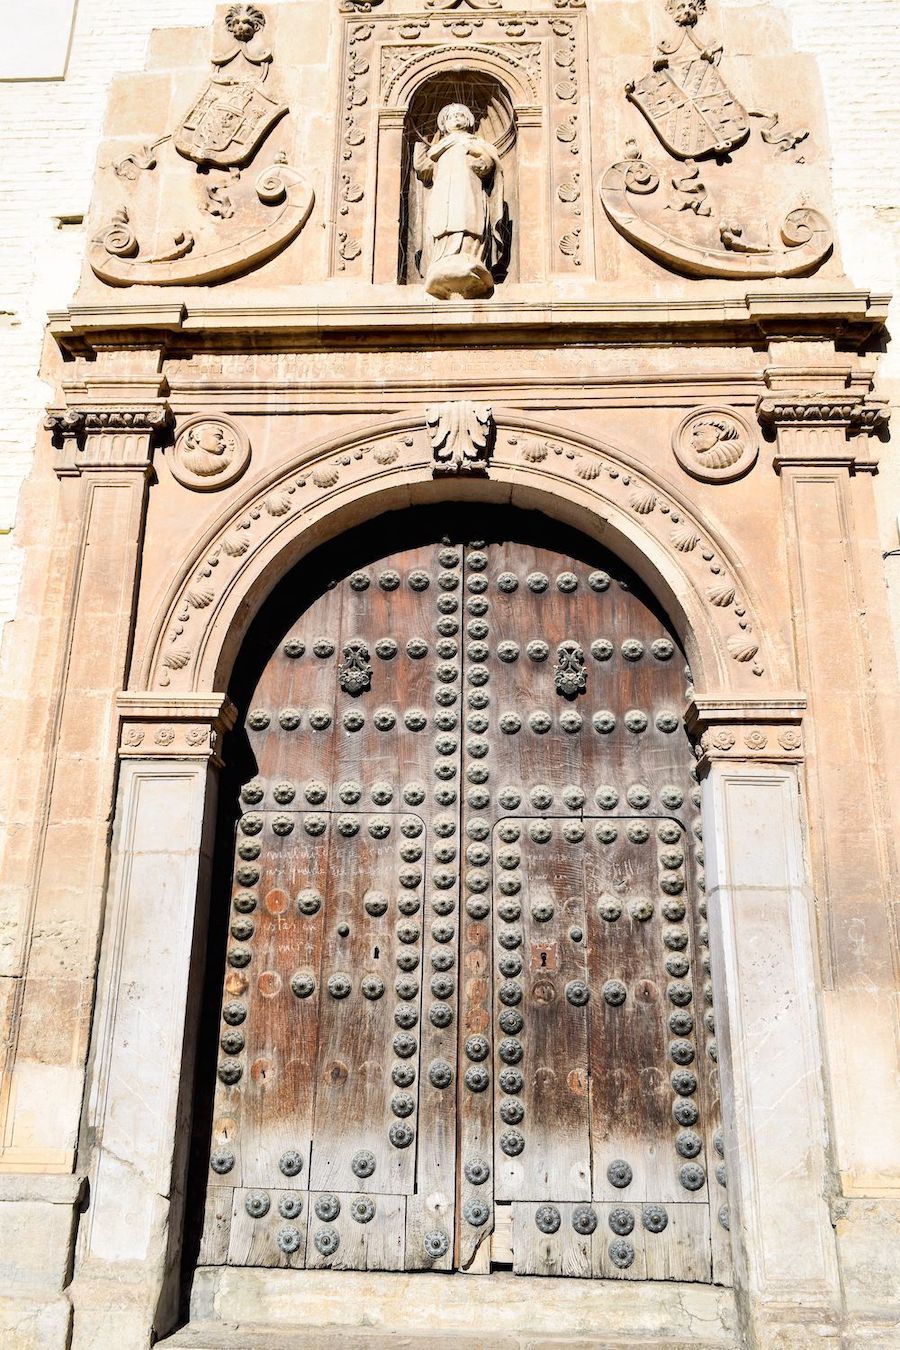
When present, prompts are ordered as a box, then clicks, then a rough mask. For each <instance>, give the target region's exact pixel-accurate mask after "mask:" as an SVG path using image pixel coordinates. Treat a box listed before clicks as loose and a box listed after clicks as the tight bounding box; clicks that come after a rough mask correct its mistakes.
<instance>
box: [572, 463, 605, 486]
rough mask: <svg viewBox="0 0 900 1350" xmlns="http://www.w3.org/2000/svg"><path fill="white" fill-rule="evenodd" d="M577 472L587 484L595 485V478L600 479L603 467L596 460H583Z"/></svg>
mask: <svg viewBox="0 0 900 1350" xmlns="http://www.w3.org/2000/svg"><path fill="white" fill-rule="evenodd" d="M575 472H576V474H577V475H578V477H579V478H581V479H583V481H584V482H585V483H593V481H594V479H595V478H599V477H600V475H601V473H602V472H603V467H602V465H600V464H598V463H597V461H596V460H595V459H583V460H582V461H581V463H580V464H579V465H578V468H577V469H576V470H575Z"/></svg>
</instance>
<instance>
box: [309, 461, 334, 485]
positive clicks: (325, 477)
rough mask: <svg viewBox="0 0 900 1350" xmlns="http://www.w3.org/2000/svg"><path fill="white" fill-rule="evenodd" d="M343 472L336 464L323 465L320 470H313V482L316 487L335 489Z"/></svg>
mask: <svg viewBox="0 0 900 1350" xmlns="http://www.w3.org/2000/svg"><path fill="white" fill-rule="evenodd" d="M340 476H341V472H340V469H339V468H338V467H337V465H336V464H323V465H322V466H321V468H319V469H313V475H312V480H313V482H314V483H315V485H316V487H320V488H330V487H334V485H335V483H336V482H337V480H338V479H339V478H340Z"/></svg>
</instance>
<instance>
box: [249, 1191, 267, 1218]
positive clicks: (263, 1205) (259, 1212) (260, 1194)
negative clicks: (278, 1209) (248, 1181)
mask: <svg viewBox="0 0 900 1350" xmlns="http://www.w3.org/2000/svg"><path fill="white" fill-rule="evenodd" d="M270 1203H271V1202H270V1200H269V1197H268V1196H267V1195H266V1193H265V1191H250V1192H249V1193H248V1195H247V1198H246V1200H245V1201H244V1209H245V1210H246V1211H247V1213H248V1214H249V1215H250V1218H251V1219H261V1218H262V1217H263V1216H264V1215H265V1214H268V1212H269V1206H270Z"/></svg>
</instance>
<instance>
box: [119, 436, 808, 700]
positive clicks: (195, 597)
mask: <svg viewBox="0 0 900 1350" xmlns="http://www.w3.org/2000/svg"><path fill="white" fill-rule="evenodd" d="M451 499H453V500H460V499H462V500H480V501H487V502H491V501H496V502H509V503H512V504H514V505H522V506H523V507H526V508H528V509H538V510H541V511H543V512H544V513H545V514H547V515H548V516H551V517H554V518H556V519H559V520H561V521H563V522H566V523H569V524H572V525H575V526H577V527H578V528H579V529H581V530H582V531H583V532H584V533H586V534H588V535H591V536H593V537H594V538H597V539H602V541H603V543H604V544H605V545H606V546H607V547H609V548H610V549H611V550H612V551H613V552H614V553H616V554H617V555H618V556H620V557H621V558H622V560H623V561H624V562H626V563H627V564H628V565H629V566H630V567H632V568H633V570H634V571H635V572H636V573H637V574H638V575H639V576H640V577H641V579H642V580H643V581H644V582H645V583H646V584H647V585H648V586H649V587H650V589H651V590H652V591H653V593H654V594H655V595H656V596H657V598H658V600H659V601H660V603H661V604H662V605H663V606H664V608H665V609H666V610H667V612H668V614H669V617H670V620H671V622H672V623H673V625H674V627H675V629H676V631H677V632H678V634H679V636H680V638H681V640H682V642H683V643H684V646H685V650H686V651H687V653H688V655H689V659H690V662H691V670H692V676H693V681H694V686H695V689H696V691H697V694H698V696H701V695H703V696H716V697H719V696H725V697H728V696H733V697H745V698H746V697H757V698H759V697H762V696H763V694H769V695H771V694H772V693H773V691H774V692H776V693H777V692H778V691H779V690H783V689H787V688H788V687H789V684H790V674H789V672H788V671H787V669H786V668H784V663H783V660H782V659H781V658H780V657H779V655H778V653H777V651H776V649H775V648H774V647H773V645H772V644H771V643H770V642H769V640H768V637H767V634H766V631H765V624H764V622H763V619H762V612H761V606H760V602H759V601H758V600H757V599H756V598H755V597H754V596H753V595H752V593H751V588H750V586H749V583H748V580H747V578H746V576H745V572H744V568H743V567H742V565H741V562H740V560H739V559H738V558H736V557H735V556H734V554H733V552H732V550H731V549H730V548H729V547H728V545H727V543H726V542H725V541H724V540H723V539H722V538H721V537H720V535H719V533H718V532H716V531H713V530H711V529H710V528H709V527H708V525H707V524H706V523H705V522H701V521H700V520H699V519H698V517H697V516H696V515H695V513H694V512H693V511H692V509H691V506H690V504H689V503H688V502H687V500H686V499H685V498H684V497H683V496H682V495H681V494H680V493H678V492H675V491H673V489H672V488H671V487H670V486H668V485H665V486H664V485H663V484H662V483H661V482H660V481H659V480H658V479H657V478H656V477H655V476H653V475H651V474H649V473H648V472H647V471H646V470H645V469H643V468H640V469H639V468H638V467H637V465H636V462H635V461H634V460H633V459H632V458H631V456H630V455H628V454H627V453H626V452H623V451H622V450H620V449H618V448H616V447H613V446H611V445H608V444H605V443H603V442H600V441H598V440H595V439H592V440H588V439H587V438H585V437H582V436H578V435H574V434H572V433H571V432H564V433H560V432H559V431H558V430H557V429H556V428H552V427H547V426H544V425H542V424H541V423H539V422H536V421H535V420H534V419H530V418H525V417H522V416H518V415H512V416H509V417H504V418H501V419H500V430H499V432H498V435H497V441H496V445H495V448H494V455H493V460H492V462H491V466H490V472H489V474H488V475H487V476H486V477H484V478H478V479H474V480H471V481H470V480H466V481H465V482H463V481H461V480H459V479H456V478H452V477H450V478H448V477H440V478H435V477H434V475H433V465H432V455H431V449H430V445H429V443H428V440H427V436H426V434H425V431H424V426H423V423H422V422H421V421H420V420H419V419H418V418H417V419H415V420H412V419H411V418H410V417H409V416H408V415H407V416H405V417H398V418H395V419H391V420H389V421H386V422H385V423H383V424H382V425H381V427H380V428H379V430H378V432H377V433H376V434H375V435H374V436H373V435H368V436H366V435H364V434H363V433H362V432H360V431H359V430H357V431H356V432H354V433H348V435H347V436H345V437H344V438H342V439H341V440H340V441H337V442H335V441H334V440H331V441H328V442H323V443H320V444H319V445H317V446H315V447H312V448H311V449H308V450H307V451H305V452H304V453H303V454H302V455H299V456H298V457H297V459H296V460H295V461H294V462H293V463H292V464H290V465H289V466H286V467H282V468H281V469H279V470H278V471H277V472H275V473H272V474H271V475H269V477H268V478H267V479H266V480H264V481H263V482H262V483H258V484H257V485H256V486H255V487H254V488H252V489H250V490H248V491H247V492H246V493H244V494H243V495H242V496H241V497H240V498H239V499H238V500H237V501H236V502H234V503H232V505H231V507H230V509H229V510H227V511H226V512H224V513H223V514H222V515H221V516H220V517H219V519H218V520H217V521H216V522H215V523H214V524H213V525H212V526H211V527H210V528H209V530H208V531H207V532H206V534H205V535H204V536H203V538H202V539H201V540H200V541H199V543H198V545H197V546H196V548H195V549H194V550H193V552H192V554H191V556H190V558H189V560H188V561H187V563H186V564H185V565H184V566H183V568H182V569H181V570H180V572H179V574H178V575H177V576H176V577H174V578H173V581H172V584H171V586H170V588H169V591H168V594H167V596H166V599H165V600H164V602H163V605H162V607H161V609H160V611H159V613H158V616H157V619H156V621H155V623H154V625H153V629H152V632H151V636H150V640H149V642H148V644H147V647H146V649H145V652H144V655H143V658H142V661H141V664H140V666H139V667H138V668H137V670H138V674H137V679H136V681H135V683H134V687H136V688H142V689H146V690H148V691H160V692H162V691H164V690H168V691H170V692H171V693H173V694H188V693H211V692H213V691H215V690H219V689H224V688H227V686H228V680H229V677H230V672H231V668H232V665H233V662H234V660H235V658H236V654H237V652H238V650H239V648H240V644H241V642H242V640H243V637H244V634H245V632H246V630H247V627H248V625H249V623H250V621H251V619H252V617H253V615H254V614H255V613H256V611H257V610H258V608H259V606H260V605H261V604H262V602H263V600H264V599H265V597H266V596H267V595H268V593H269V592H270V591H271V589H272V588H273V586H274V585H275V583H276V582H277V581H278V580H279V578H280V577H281V576H283V575H284V574H285V573H286V571H287V570H288V569H289V568H290V567H292V566H293V565H294V564H296V563H297V562H298V561H300V560H301V559H302V558H303V557H304V556H305V555H306V554H307V553H308V552H310V550H312V549H313V548H314V547H315V546H316V545H318V544H320V543H322V542H323V541H325V540H326V539H329V538H333V537H335V536H337V535H339V534H340V533H342V532H343V530H344V529H345V528H347V527H348V526H349V524H351V523H353V524H355V523H358V522H359V521H361V520H363V519H370V518H372V517H374V516H377V515H379V514H382V513H383V512H385V511H390V510H392V509H394V508H396V507H398V506H405V505H410V504H415V503H420V502H421V503H424V502H432V501H440V500H451Z"/></svg>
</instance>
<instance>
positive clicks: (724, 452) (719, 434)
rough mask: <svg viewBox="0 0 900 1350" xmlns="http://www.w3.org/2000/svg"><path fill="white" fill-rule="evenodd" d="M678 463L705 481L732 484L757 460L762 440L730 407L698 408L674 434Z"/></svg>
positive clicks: (673, 446)
mask: <svg viewBox="0 0 900 1350" xmlns="http://www.w3.org/2000/svg"><path fill="white" fill-rule="evenodd" d="M672 450H673V452H674V454H675V458H676V459H677V460H678V463H679V464H680V465H681V467H682V468H683V469H684V470H685V472H686V473H689V474H690V475H691V477H693V478H699V479H700V480H701V482H704V483H729V482H731V481H732V480H733V479H735V478H741V477H742V476H743V475H744V474H745V473H748V472H749V470H750V469H752V467H753V465H754V464H755V463H756V458H757V455H758V454H759V441H758V439H757V437H756V434H755V433H754V431H753V430H752V429H751V427H750V426H749V424H748V423H747V422H745V421H744V419H743V418H742V417H740V416H739V415H738V414H737V413H736V412H734V411H733V410H732V409H731V408H722V407H715V406H710V407H706V408H696V409H694V410H693V411H692V412H689V413H688V414H687V416H686V417H683V418H682V420H681V421H680V422H679V424H678V426H677V427H676V428H675V431H674V433H673V435H672Z"/></svg>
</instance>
